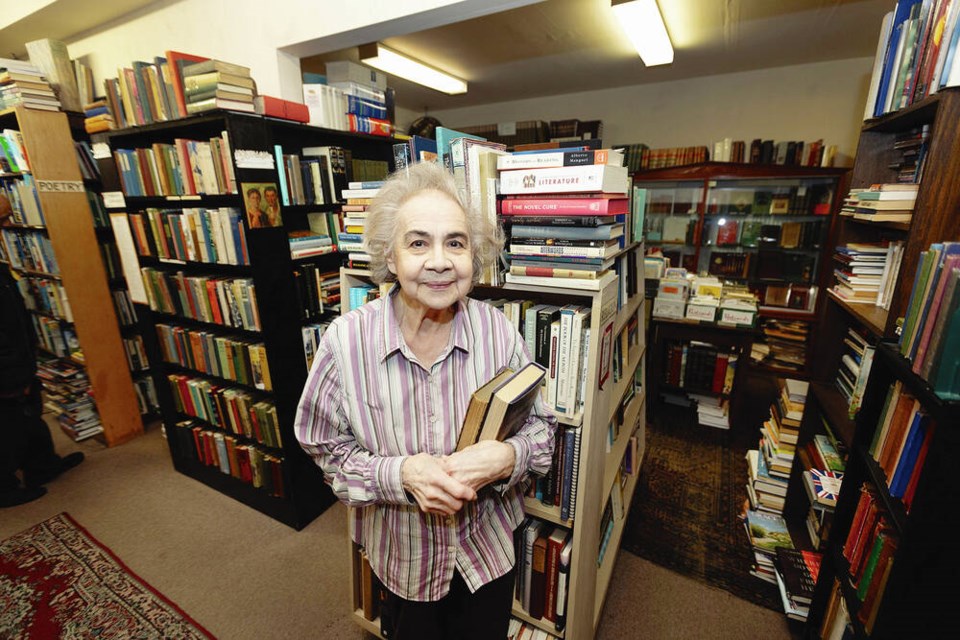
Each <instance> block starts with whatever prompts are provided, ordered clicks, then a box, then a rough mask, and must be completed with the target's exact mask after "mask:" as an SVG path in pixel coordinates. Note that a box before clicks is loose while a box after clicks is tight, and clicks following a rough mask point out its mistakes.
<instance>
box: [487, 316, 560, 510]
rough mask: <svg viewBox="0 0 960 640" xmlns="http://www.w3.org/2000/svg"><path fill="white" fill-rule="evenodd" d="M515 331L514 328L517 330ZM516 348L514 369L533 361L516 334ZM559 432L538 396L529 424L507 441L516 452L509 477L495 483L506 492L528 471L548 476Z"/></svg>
mask: <svg viewBox="0 0 960 640" xmlns="http://www.w3.org/2000/svg"><path fill="white" fill-rule="evenodd" d="M514 331H515V330H514ZM516 338H517V339H516V341H515V348H514V352H513V355H512V356H511V358H510V363H511V364H510V366H511V368H513V369H514V370H515V371H517V370H519V369H520V367H522V366H524V365H525V364H527V363H528V362H530V355H529V354H528V353H527V350H526V348H525V343H524V341H523V340H521V339H520V335H519V334H516ZM556 431H557V418H556V416H554V415H553V413H551V411H550V410H549V409H548V408H547V404H546V403H545V402H544V401H543V396H541V395H539V394H538V395H537V398H536V400H535V401H534V404H533V411H532V412H531V413H530V417H529V418H527V421H526V423H524V425H523V426H522V427H521V428H520V430H519V431H518V432H517V433H516V434H515V435H514V436H513V437H511V438H508V439H507V440H505V442H506V443H507V444H509V445H510V446H512V447H513V452H514V455H515V458H514V465H513V473H512V474H511V475H510V477H509V478H506V479H504V480H501V481H499V482H496V483H494V484H492V485H491V486H492V487H493V488H494V489H496V490H497V491H499V492H501V493H503V492H505V491H507V490H508V489H511V488H512V487H514V486H515V485H517V484H518V483H520V482H522V481H523V480H524V479H525V478H526V477H527V475H528V474H530V473H533V474H536V475H538V476H543V475H546V473H547V472H548V471H550V467H551V465H553V450H554V440H553V439H554V437H555V434H556Z"/></svg>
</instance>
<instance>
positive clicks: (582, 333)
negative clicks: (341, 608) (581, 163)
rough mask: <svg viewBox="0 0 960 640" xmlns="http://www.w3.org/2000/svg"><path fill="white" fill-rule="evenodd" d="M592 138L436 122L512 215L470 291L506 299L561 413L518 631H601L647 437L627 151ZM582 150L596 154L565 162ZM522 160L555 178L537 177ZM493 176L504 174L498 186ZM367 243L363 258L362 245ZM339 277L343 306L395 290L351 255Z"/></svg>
mask: <svg viewBox="0 0 960 640" xmlns="http://www.w3.org/2000/svg"><path fill="white" fill-rule="evenodd" d="M411 144H413V145H414V146H416V147H417V148H421V147H422V144H423V143H422V142H421V141H414V142H413V143H411ZM590 145H594V146H596V145H597V142H596V141H592V142H590V143H589V144H585V145H584V146H587V147H588V148H582V147H579V146H577V147H573V148H568V149H563V148H549V149H542V150H539V151H538V152H537V153H531V154H529V155H527V154H522V153H518V152H517V151H514V152H513V153H509V152H507V151H506V149H505V147H504V146H503V145H502V144H498V143H489V142H487V141H485V140H477V139H474V138H470V137H469V136H464V135H463V134H460V133H459V132H456V131H452V130H444V131H440V130H438V133H437V140H436V149H435V151H430V153H436V154H437V161H442V159H443V158H444V156H445V155H446V156H447V157H449V162H450V164H449V167H450V168H451V170H452V171H453V173H454V177H455V179H456V180H458V184H462V185H463V189H464V196H465V198H466V199H467V201H468V202H471V203H473V204H474V205H475V206H477V207H479V208H480V209H481V211H484V212H485V213H486V214H487V215H490V216H497V215H499V216H500V217H499V218H498V220H499V222H500V224H502V226H503V227H504V230H505V231H506V233H507V243H506V253H505V256H504V259H505V261H506V264H507V267H506V268H504V269H502V270H500V269H498V270H496V271H493V272H488V273H486V274H483V278H482V281H481V284H479V285H477V287H476V288H475V290H474V292H473V293H472V294H471V297H472V298H475V299H478V300H483V301H485V302H487V303H488V304H491V305H494V306H496V307H497V308H499V309H501V310H502V311H503V313H504V315H505V316H506V317H507V318H508V319H509V320H510V321H511V322H512V323H513V324H514V326H515V327H516V328H517V330H518V332H519V333H520V335H521V336H522V337H523V339H524V340H525V342H526V344H527V350H528V352H529V353H530V355H531V357H532V359H533V360H534V361H535V362H538V363H540V364H541V365H542V366H543V367H544V368H545V370H546V374H545V376H544V383H543V387H542V391H541V392H542V393H543V394H544V397H545V399H546V401H547V404H548V406H549V407H550V408H551V409H552V410H553V411H554V413H555V415H556V416H557V419H558V423H559V424H558V429H557V433H556V452H555V455H554V465H553V467H552V468H551V470H550V472H549V473H548V474H547V475H546V476H544V477H542V478H534V481H533V482H532V483H531V484H530V487H529V491H528V493H527V495H526V496H525V511H526V518H525V520H524V522H523V523H522V524H521V525H520V527H519V529H518V534H517V536H518V541H519V542H518V545H517V548H516V553H517V563H516V566H517V571H518V576H517V589H516V593H515V598H514V604H513V621H512V623H511V634H513V635H512V637H513V636H516V635H517V634H520V633H524V631H523V630H524V629H527V631H526V633H530V632H531V630H536V632H538V633H543V634H546V636H547V637H559V638H562V637H567V638H582V637H592V636H593V635H594V633H595V630H596V627H597V624H598V621H599V616H600V613H601V611H602V608H603V603H604V600H605V596H606V593H607V590H608V588H609V584H610V577H611V575H612V569H613V565H614V563H615V559H616V555H617V553H616V550H617V549H618V547H619V544H620V538H621V536H622V533H623V527H624V523H625V519H626V515H627V510H628V508H629V504H630V501H631V499H632V496H633V491H634V488H635V486H636V481H637V475H638V473H639V467H640V464H641V462H642V459H643V455H644V451H645V440H646V438H645V424H646V389H645V375H646V368H645V366H644V360H645V357H646V345H645V335H646V331H645V330H644V306H643V288H642V282H643V281H642V272H641V269H642V255H643V243H642V236H640V235H639V233H635V230H634V224H633V222H634V220H633V217H632V216H631V214H630V204H629V200H628V195H627V193H628V188H627V187H628V180H627V177H626V174H625V173H624V170H625V168H624V167H622V154H619V153H610V154H608V153H600V151H604V150H602V149H599V148H597V149H594V148H589V147H590ZM520 151H522V149H521V150H520ZM400 152H402V154H403V155H404V156H405V157H416V156H415V155H413V154H412V153H410V152H409V151H407V150H400ZM414 153H416V152H414ZM571 154H576V155H582V156H583V157H584V158H586V157H588V156H589V158H590V160H589V163H588V164H587V165H586V166H585V167H572V168H571V167H565V166H564V162H565V160H564V159H565V158H569V157H571ZM608 159H609V162H610V163H609V164H606V163H607V161H608ZM530 162H533V163H535V164H534V166H533V167H532V168H531V167H529V166H528V165H529V163H530ZM571 169H572V175H573V176H577V177H574V178H573V180H574V182H575V183H577V184H579V186H578V187H570V188H568V189H567V191H566V193H562V192H563V187H559V188H558V187H557V186H556V185H557V184H559V183H558V182H556V181H557V180H558V178H559V177H562V176H561V174H564V173H569V172H570V171H571ZM521 174H523V175H527V174H529V175H532V176H535V180H542V181H543V184H541V185H540V186H538V187H534V186H532V185H531V184H530V181H528V182H527V183H526V184H525V183H524V181H521V180H519V179H518V178H519V177H520V175H521ZM482 176H486V177H487V178H490V177H491V176H498V177H499V180H500V185H501V196H500V198H491V194H492V193H494V192H492V191H488V190H487V189H488V187H489V186H490V183H489V182H488V181H485V179H484V178H483V177H482ZM585 176H588V177H585ZM584 179H585V180H588V181H592V182H590V183H589V184H586V185H585V183H583V182H582V181H581V180H584ZM561 182H567V181H566V180H562V181H561ZM545 185H550V186H545ZM590 185H593V186H590ZM601 210H602V211H601ZM598 212H599V213H598ZM355 257H356V258H357V259H358V264H360V265H362V264H363V255H362V253H361V254H359V255H357V256H355ZM341 283H342V286H343V294H342V295H343V298H344V300H345V301H348V302H347V304H346V305H345V306H344V307H343V310H344V311H346V310H347V309H349V308H355V307H356V306H357V305H359V304H363V303H364V302H365V301H367V300H368V299H370V298H372V297H376V296H379V295H382V294H383V292H382V291H381V290H379V289H377V288H375V287H373V286H372V285H371V284H370V283H369V280H368V279H367V278H366V276H365V274H364V272H363V271H362V270H361V269H351V268H344V269H342V270H341ZM586 470H589V472H587V471H586ZM361 552H362V550H360V549H358V548H357V547H356V545H354V544H352V543H351V553H352V557H353V558H354V563H353V564H354V572H353V577H354V584H353V589H352V593H353V604H354V612H355V617H356V618H357V620H358V623H359V624H360V625H361V627H362V628H364V629H365V630H367V631H370V632H372V633H376V634H378V635H380V629H379V627H380V623H381V621H380V620H379V619H378V617H377V616H378V614H379V612H378V610H377V609H376V603H377V602H378V598H377V596H376V594H377V585H376V579H375V577H370V576H367V575H366V574H367V572H368V567H367V565H366V564H365V563H364V561H363V559H362V555H361ZM368 587H369V588H368Z"/></svg>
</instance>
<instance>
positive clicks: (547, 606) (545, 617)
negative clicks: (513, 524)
mask: <svg viewBox="0 0 960 640" xmlns="http://www.w3.org/2000/svg"><path fill="white" fill-rule="evenodd" d="M517 540H519V544H517V545H516V553H517V562H516V567H517V580H516V589H515V593H514V598H515V600H516V604H517V605H519V607H520V608H521V609H523V611H525V612H526V613H527V615H529V616H530V617H531V618H533V619H534V620H540V621H544V622H547V623H550V624H552V625H553V626H554V627H555V628H556V629H557V630H563V628H564V627H565V623H566V615H565V611H566V595H567V592H568V589H567V582H568V580H569V577H570V557H571V552H572V544H573V536H572V534H571V531H570V530H569V529H567V528H566V527H562V526H559V525H556V526H555V525H552V524H549V523H547V522H543V521H542V520H537V519H536V518H530V517H528V518H525V519H524V521H523V522H522V523H521V524H520V526H519V527H518V528H517Z"/></svg>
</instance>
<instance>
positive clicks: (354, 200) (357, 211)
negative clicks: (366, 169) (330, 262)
mask: <svg viewBox="0 0 960 640" xmlns="http://www.w3.org/2000/svg"><path fill="white" fill-rule="evenodd" d="M382 184H383V182H382V181H371V182H350V183H348V184H347V188H346V189H344V190H343V191H341V197H342V198H343V202H344V204H343V206H342V207H341V211H342V212H343V228H342V229H341V230H340V232H339V233H338V234H337V245H338V246H339V248H340V252H341V253H346V254H347V266H348V267H353V268H365V267H364V265H369V263H370V256H369V255H368V254H367V252H366V251H367V250H366V248H365V247H364V245H363V229H364V226H365V225H366V222H367V209H368V208H369V207H370V205H371V204H372V203H373V199H374V198H375V197H376V196H377V193H378V192H379V191H380V186H381V185H382Z"/></svg>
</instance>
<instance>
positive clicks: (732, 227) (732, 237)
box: [717, 220, 740, 246]
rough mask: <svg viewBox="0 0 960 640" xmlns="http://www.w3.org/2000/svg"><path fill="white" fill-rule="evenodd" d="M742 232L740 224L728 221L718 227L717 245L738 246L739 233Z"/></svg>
mask: <svg viewBox="0 0 960 640" xmlns="http://www.w3.org/2000/svg"><path fill="white" fill-rule="evenodd" d="M739 230H740V223H738V222H737V221H736V220H727V221H726V222H725V223H724V224H723V225H720V226H718V227H717V245H718V246H719V245H733V244H737V233H738V231H739Z"/></svg>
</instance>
